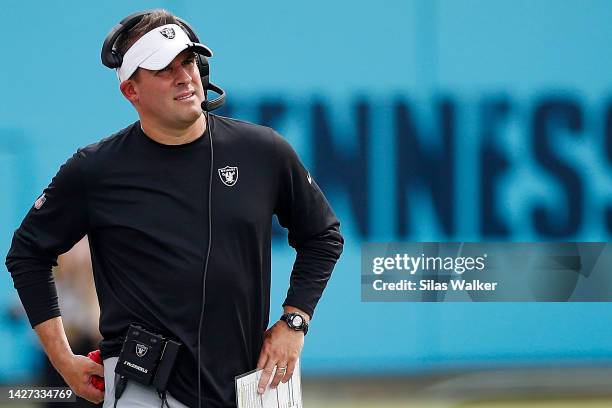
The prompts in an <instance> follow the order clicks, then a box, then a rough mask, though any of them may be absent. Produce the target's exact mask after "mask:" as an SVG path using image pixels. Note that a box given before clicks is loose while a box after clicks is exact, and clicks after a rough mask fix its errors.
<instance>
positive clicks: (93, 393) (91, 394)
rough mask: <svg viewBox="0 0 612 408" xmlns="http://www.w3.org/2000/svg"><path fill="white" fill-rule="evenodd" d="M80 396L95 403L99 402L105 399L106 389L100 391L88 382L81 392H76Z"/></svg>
mask: <svg viewBox="0 0 612 408" xmlns="http://www.w3.org/2000/svg"><path fill="white" fill-rule="evenodd" d="M76 394H77V395H78V396H79V397H81V398H84V399H86V400H87V401H89V402H93V403H94V404H99V403H100V402H102V401H104V391H100V390H99V389H97V388H96V387H94V386H93V385H92V384H87V385H86V386H85V387H83V389H82V390H81V392H80V393H78V392H77V393H76Z"/></svg>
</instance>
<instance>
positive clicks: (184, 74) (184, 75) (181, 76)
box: [176, 67, 193, 84]
mask: <svg viewBox="0 0 612 408" xmlns="http://www.w3.org/2000/svg"><path fill="white" fill-rule="evenodd" d="M176 75H177V78H176V81H177V83H179V84H184V83H189V82H191V81H192V80H193V78H192V77H191V75H189V72H188V71H187V69H186V68H184V67H180V68H179V69H178V70H177V74H176Z"/></svg>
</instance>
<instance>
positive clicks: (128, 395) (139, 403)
mask: <svg viewBox="0 0 612 408" xmlns="http://www.w3.org/2000/svg"><path fill="white" fill-rule="evenodd" d="M118 359H119V358H118V357H111V358H107V359H106V360H104V387H105V392H104V405H103V408H113V405H114V404H115V366H116V365H117V360H118ZM166 399H167V401H168V405H169V406H170V408H188V407H187V405H185V404H181V403H180V402H178V401H177V400H176V399H175V398H174V397H173V396H172V395H170V393H169V392H167V391H166ZM161 404H162V401H161V399H160V398H159V396H158V395H157V391H156V390H155V388H153V387H146V386H144V385H142V384H140V383H138V382H136V381H131V380H128V383H127V386H126V387H125V390H124V391H123V394H122V395H121V398H119V401H118V402H117V408H140V407H148V408H150V407H161ZM164 408H167V407H165V405H164Z"/></svg>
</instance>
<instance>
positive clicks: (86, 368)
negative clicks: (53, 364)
mask: <svg viewBox="0 0 612 408" xmlns="http://www.w3.org/2000/svg"><path fill="white" fill-rule="evenodd" d="M58 371H59V373H60V374H61V376H62V377H63V378H64V381H66V384H68V386H69V387H70V388H71V389H72V391H74V393H75V394H76V395H78V396H79V397H81V398H84V399H86V400H87V401H89V402H93V403H94V404H99V403H100V402H102V401H104V391H100V390H99V389H97V388H96V387H95V386H94V385H93V384H92V383H91V376H92V375H98V376H100V377H104V366H103V365H102V364H98V363H96V362H94V361H92V360H91V359H89V358H88V357H85V356H78V355H73V356H72V357H71V358H70V359H68V360H67V361H66V362H64V363H63V364H62V366H60V367H58Z"/></svg>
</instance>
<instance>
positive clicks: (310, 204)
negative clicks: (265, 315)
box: [274, 132, 344, 317]
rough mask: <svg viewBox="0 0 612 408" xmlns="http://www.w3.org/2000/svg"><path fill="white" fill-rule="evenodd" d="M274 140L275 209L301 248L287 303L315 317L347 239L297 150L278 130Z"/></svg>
mask: <svg viewBox="0 0 612 408" xmlns="http://www.w3.org/2000/svg"><path fill="white" fill-rule="evenodd" d="M274 142H275V148H276V158H277V166H278V177H279V178H278V194H277V200H276V206H275V211H274V212H275V214H276V215H277V216H278V221H279V223H280V225H281V226H283V227H284V228H287V230H288V232H289V245H291V246H292V247H293V248H295V250H296V252H297V254H296V258H295V262H294V264H293V270H292V272H291V279H290V284H289V290H288V292H287V298H286V299H285V301H284V303H283V306H294V307H297V308H299V309H301V310H304V311H305V312H306V313H308V314H309V315H310V316H311V317H312V315H313V314H314V310H315V307H316V305H317V303H318V301H319V299H320V298H321V295H322V294H323V290H324V289H325V286H326V285H327V281H328V280H329V278H330V276H331V273H332V271H333V269H334V266H335V264H336V262H337V260H338V258H339V257H340V254H341V253H342V249H343V245H344V239H343V237H342V235H341V234H340V222H339V221H338V218H337V217H336V215H335V214H334V211H333V210H332V208H331V206H330V205H329V202H328V201H327V199H326V198H325V196H324V195H323V192H322V191H321V189H320V188H319V186H318V185H317V183H316V182H315V180H314V179H313V178H312V176H311V174H310V173H309V172H308V170H306V168H305V167H304V165H303V164H302V162H301V161H300V159H299V158H298V156H297V154H296V152H295V150H293V148H292V147H291V146H290V145H289V143H288V142H287V141H286V140H285V139H284V138H283V137H281V136H280V135H278V134H277V133H276V132H275V133H274Z"/></svg>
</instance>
